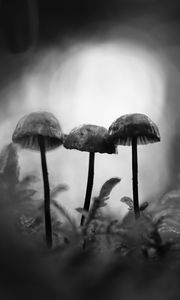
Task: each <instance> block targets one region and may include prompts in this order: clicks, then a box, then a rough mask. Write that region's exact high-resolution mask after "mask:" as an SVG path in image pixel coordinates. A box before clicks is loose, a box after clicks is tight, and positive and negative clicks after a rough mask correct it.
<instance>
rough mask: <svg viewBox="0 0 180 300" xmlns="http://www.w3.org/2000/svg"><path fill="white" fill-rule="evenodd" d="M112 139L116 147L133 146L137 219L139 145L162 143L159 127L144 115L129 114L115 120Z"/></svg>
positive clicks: (111, 132) (138, 210)
mask: <svg viewBox="0 0 180 300" xmlns="http://www.w3.org/2000/svg"><path fill="white" fill-rule="evenodd" d="M109 135H110V139H111V140H112V141H113V142H114V143H115V144H116V145H124V146H126V145H127V146H130V145H131V146H132V173H133V202H134V213H135V218H136V219H137V218H139V216H140V208H139V200H138V158H137V145H143V144H144V145H145V144H149V143H156V142H159V141H160V134H159V130H158V127H157V125H156V124H155V123H154V122H153V121H152V120H151V119H150V118H148V117H147V116H146V115H144V114H139V113H135V114H127V115H123V116H121V117H120V118H118V119H117V120H115V121H114V122H113V123H112V125H111V126H110V127H109Z"/></svg>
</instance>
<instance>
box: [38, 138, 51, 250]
mask: <svg viewBox="0 0 180 300" xmlns="http://www.w3.org/2000/svg"><path fill="white" fill-rule="evenodd" d="M38 142H39V148H40V153H41V166H42V174H43V182H44V216H45V233H46V244H47V247H48V248H52V227H51V213H50V188H49V180H48V171H47V163H46V149H45V143H44V137H43V136H41V135H39V136H38Z"/></svg>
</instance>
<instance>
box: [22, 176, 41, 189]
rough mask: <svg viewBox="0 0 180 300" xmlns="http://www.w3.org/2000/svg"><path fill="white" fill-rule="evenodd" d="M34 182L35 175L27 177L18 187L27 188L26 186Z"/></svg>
mask: <svg viewBox="0 0 180 300" xmlns="http://www.w3.org/2000/svg"><path fill="white" fill-rule="evenodd" d="M36 180H37V177H36V176H35V175H33V174H32V175H27V176H25V177H24V178H23V179H22V180H21V181H20V185H21V187H27V185H30V184H31V183H32V182H33V183H34V182H35V181H36Z"/></svg>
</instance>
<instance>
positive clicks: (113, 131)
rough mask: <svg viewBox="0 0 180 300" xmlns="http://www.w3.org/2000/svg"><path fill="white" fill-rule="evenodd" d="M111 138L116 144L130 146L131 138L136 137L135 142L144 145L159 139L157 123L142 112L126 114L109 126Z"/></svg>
mask: <svg viewBox="0 0 180 300" xmlns="http://www.w3.org/2000/svg"><path fill="white" fill-rule="evenodd" d="M109 135H110V137H111V140H113V141H114V143H115V144H116V145H117V144H118V145H124V146H126V145H127V146H130V145H131V144H132V138H133V137H136V138H137V144H139V145H143V144H144V145H145V144H149V143H156V142H159V141H160V133H159V130H158V127H157V125H156V124H155V123H154V122H153V121H152V120H151V119H150V118H149V117H147V116H146V115H144V114H139V113H135V114H127V115H123V116H121V117H120V118H118V119H117V120H115V121H114V122H113V123H112V124H111V126H110V127H109Z"/></svg>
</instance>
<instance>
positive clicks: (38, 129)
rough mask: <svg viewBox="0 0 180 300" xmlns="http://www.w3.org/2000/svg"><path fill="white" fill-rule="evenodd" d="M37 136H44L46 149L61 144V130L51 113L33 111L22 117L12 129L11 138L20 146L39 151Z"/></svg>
mask: <svg viewBox="0 0 180 300" xmlns="http://www.w3.org/2000/svg"><path fill="white" fill-rule="evenodd" d="M38 136H43V137H44V142H45V148H46V150H52V149H55V148H57V147H59V146H60V145H62V141H63V134H62V130H61V127H60V124H59V122H58V120H57V119H56V118H55V116H54V115H53V114H52V113H49V112H33V113H30V114H28V115H25V116H24V117H22V118H21V119H20V120H19V122H18V124H17V126H16V128H15V130H14V133H13V136H12V140H13V142H15V143H18V144H20V145H21V147H22V148H26V149H30V150H37V151H39V143H38Z"/></svg>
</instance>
